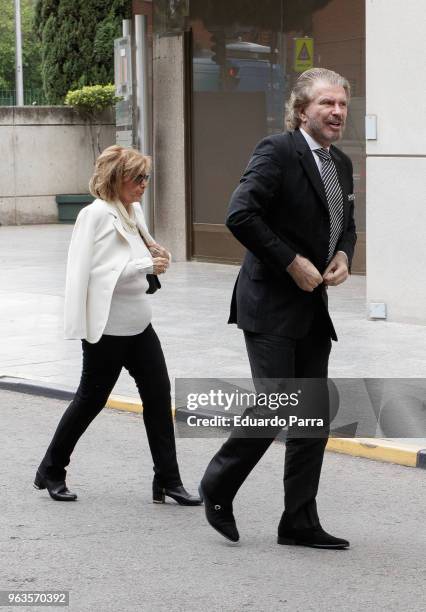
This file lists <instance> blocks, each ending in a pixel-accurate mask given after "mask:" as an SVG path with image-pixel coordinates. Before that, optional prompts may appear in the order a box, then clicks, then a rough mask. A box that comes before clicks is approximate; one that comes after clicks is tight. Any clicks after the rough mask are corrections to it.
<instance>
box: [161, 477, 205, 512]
mask: <svg viewBox="0 0 426 612" xmlns="http://www.w3.org/2000/svg"><path fill="white" fill-rule="evenodd" d="M166 495H167V497H171V498H172V499H174V500H175V501H176V502H177V503H178V504H180V505H181V506H200V505H201V504H202V503H203V502H202V500H201V498H200V497H196V496H195V495H190V494H189V493H188V491H187V490H186V489H185V488H184V486H183V485H178V486H176V487H162V486H161V485H159V484H158V482H157V481H156V480H154V481H153V483H152V501H153V502H154V504H164V503H165V502H166Z"/></svg>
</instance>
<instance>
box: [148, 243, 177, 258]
mask: <svg viewBox="0 0 426 612" xmlns="http://www.w3.org/2000/svg"><path fill="white" fill-rule="evenodd" d="M148 249H149V252H150V253H151V255H152V257H164V258H166V259H168V260H169V261H170V259H171V257H172V256H171V254H170V253H169V251H168V250H167V249H165V248H164V247H163V246H161V244H158V243H157V242H154V244H151V245H150V246H149V247H148Z"/></svg>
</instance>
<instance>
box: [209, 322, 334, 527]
mask: <svg viewBox="0 0 426 612" xmlns="http://www.w3.org/2000/svg"><path fill="white" fill-rule="evenodd" d="M244 336H245V341H246V346H247V352H248V357H249V361H250V367H251V372H252V376H253V378H254V379H256V378H257V379H263V381H266V380H267V379H275V380H276V379H285V378H295V377H297V378H321V379H324V378H326V377H327V372H328V358H329V354H330V349H331V340H330V336H329V334H328V328H327V326H324V325H323V324H322V321H321V317H320V315H319V316H318V317H316V318H315V319H314V322H313V325H312V327H311V330H310V331H309V333H308V334H307V335H306V336H305V337H304V338H302V339H299V340H295V339H292V338H287V337H284V336H275V335H272V334H257V333H252V332H244ZM272 384H274V381H272ZM256 390H257V391H258V389H256ZM258 392H259V391H258ZM246 413H247V414H249V413H250V410H248V411H246ZM279 431H280V429H275V431H274V432H272V435H271V431H269V432H268V436H267V437H258V436H256V437H247V436H246V437H241V432H240V431H238V432H237V431H236V430H234V431H233V432H232V433H231V435H230V437H229V438H228V440H227V441H226V442H225V444H223V446H222V447H221V448H220V450H219V451H218V452H217V453H216V455H215V456H214V457H213V459H212V460H211V462H210V464H209V465H208V467H207V470H206V473H205V475H204V477H203V480H202V485H203V488H204V489H205V491H206V493H207V494H208V495H209V497H210V498H211V499H212V500H215V501H218V503H222V504H226V503H229V502H231V501H232V499H233V498H234V496H235V495H236V493H237V491H238V489H239V488H240V486H241V485H242V483H243V482H244V480H245V479H246V478H247V476H248V475H249V473H250V472H251V470H252V469H253V468H254V466H255V465H256V464H257V462H258V461H259V460H260V459H261V457H262V456H263V454H264V453H265V452H266V450H267V449H268V448H269V446H270V444H271V443H272V441H273V440H274V437H275V436H276V435H278V433H279ZM327 440H328V428H327V427H326V428H325V430H324V431H323V433H322V434H319V437H295V436H293V435H291V432H289V436H288V438H287V441H286V454H285V466H284V494H285V510H284V513H283V515H282V517H281V522H280V527H279V529H280V528H284V527H293V528H297V529H303V528H307V527H313V526H316V525H318V524H319V518H318V514H317V508H316V500H315V498H316V495H317V492H318V484H319V479H320V474H321V467H322V461H323V456H324V450H325V446H326V444H327Z"/></svg>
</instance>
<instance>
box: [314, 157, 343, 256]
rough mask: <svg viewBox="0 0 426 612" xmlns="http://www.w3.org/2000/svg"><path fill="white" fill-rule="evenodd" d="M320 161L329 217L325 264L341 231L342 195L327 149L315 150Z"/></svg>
mask: <svg viewBox="0 0 426 612" xmlns="http://www.w3.org/2000/svg"><path fill="white" fill-rule="evenodd" d="M315 153H316V154H317V155H318V157H319V158H320V160H321V178H322V182H323V183H324V189H325V195H326V197H327V203H328V211H329V215H330V241H329V246H328V256H327V263H328V262H329V261H330V259H331V258H332V257H333V255H334V251H335V249H336V246H337V243H338V241H339V238H340V235H341V233H342V229H343V194H342V188H341V187H340V183H339V179H338V176H337V170H336V166H335V165H334V161H333V159H332V157H331V155H330V153H329V152H328V151H327V149H323V148H321V149H315Z"/></svg>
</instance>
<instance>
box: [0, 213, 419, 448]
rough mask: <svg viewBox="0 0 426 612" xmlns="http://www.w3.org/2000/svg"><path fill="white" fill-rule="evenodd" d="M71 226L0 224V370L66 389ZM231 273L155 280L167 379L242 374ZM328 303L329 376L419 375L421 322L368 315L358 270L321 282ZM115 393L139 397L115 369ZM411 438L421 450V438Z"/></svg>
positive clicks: (183, 268) (72, 375) (69, 377)
mask: <svg viewBox="0 0 426 612" xmlns="http://www.w3.org/2000/svg"><path fill="white" fill-rule="evenodd" d="M71 232H72V227H71V226H69V225H38V226H18V227H1V228H0V299H1V306H0V315H1V316H0V333H1V337H2V339H3V342H2V345H1V347H0V375H3V376H15V377H20V378H24V379H30V380H35V381H39V382H41V383H47V384H55V385H59V386H61V387H65V388H69V389H70V390H74V389H75V388H76V386H77V385H78V382H79V377H80V367H81V361H80V360H81V348H80V343H79V342H78V341H69V340H64V339H63V333H62V327H63V290H64V278H65V265H66V253H67V248H68V243H69V239H70V235H71ZM237 271H238V267H237V266H231V265H220V264H208V263H197V262H185V263H174V264H173V265H172V266H171V269H170V271H169V272H167V274H166V275H165V276H164V277H163V278H162V284H163V288H162V289H161V291H159V292H157V294H156V295H155V296H152V305H153V312H154V317H153V325H154V327H155V329H156V330H157V333H158V335H159V337H160V339H161V342H162V345H163V349H164V353H165V356H166V361H167V364H168V368H169V373H170V377H171V379H172V383H173V380H174V378H175V377H199V378H224V379H230V378H249V377H250V370H249V365H248V361H247V357H246V352H245V347H244V342H243V337H242V333H241V332H240V331H239V330H238V329H237V328H236V327H235V326H233V325H232V326H231V325H227V323H226V321H227V317H228V308H229V301H230V297H231V293H232V287H233V284H234V281H235V278H236V276H237ZM329 301H330V310H331V313H332V317H333V320H334V322H335V327H336V329H337V333H338V335H339V338H340V340H339V342H337V343H333V350H332V353H331V359H330V370H329V372H330V377H346V378H363V377H378V378H380V377H385V378H390V377H401V378H403V377H424V375H425V372H426V350H425V346H426V327H423V326H419V325H407V324H399V323H388V322H383V321H368V320H367V319H366V314H365V313H366V306H365V278H364V277H360V276H352V277H351V278H350V279H349V280H348V281H347V282H346V283H345V284H344V285H342V286H341V287H336V288H330V291H329ZM114 393H115V394H118V395H121V396H125V397H130V398H134V399H135V400H136V401H137V400H138V396H137V392H136V388H135V385H134V382H133V380H132V379H131V378H130V377H129V375H128V374H127V372H125V371H124V370H123V372H122V374H121V376H120V378H119V381H118V383H117V385H116V387H115V390H114ZM410 444H411V445H413V444H414V442H410ZM419 444H420V446H419ZM419 444H417V447H419V448H421V447H423V448H425V447H426V441H424V443H423V441H420V442H419ZM337 450H339V449H337ZM340 450H341V449H340Z"/></svg>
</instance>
